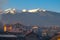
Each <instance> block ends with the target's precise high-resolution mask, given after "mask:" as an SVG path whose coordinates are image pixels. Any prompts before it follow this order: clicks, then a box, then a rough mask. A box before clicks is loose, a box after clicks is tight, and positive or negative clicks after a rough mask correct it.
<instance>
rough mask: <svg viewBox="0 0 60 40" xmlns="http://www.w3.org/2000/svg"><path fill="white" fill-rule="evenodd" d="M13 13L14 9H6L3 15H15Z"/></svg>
mask: <svg viewBox="0 0 60 40" xmlns="http://www.w3.org/2000/svg"><path fill="white" fill-rule="evenodd" d="M15 12H16V9H15V8H9V9H6V10H4V13H6V14H7V13H11V14H15Z"/></svg>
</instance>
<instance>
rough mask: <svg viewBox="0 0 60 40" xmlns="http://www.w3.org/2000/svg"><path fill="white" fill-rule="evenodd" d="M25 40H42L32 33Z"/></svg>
mask: <svg viewBox="0 0 60 40" xmlns="http://www.w3.org/2000/svg"><path fill="white" fill-rule="evenodd" d="M25 40H40V38H39V36H38V35H37V34H35V33H34V32H30V33H28V34H27V35H26V36H25Z"/></svg>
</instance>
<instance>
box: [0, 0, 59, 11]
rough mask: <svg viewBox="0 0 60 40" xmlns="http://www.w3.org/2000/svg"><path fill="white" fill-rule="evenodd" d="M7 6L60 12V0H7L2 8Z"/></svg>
mask: <svg viewBox="0 0 60 40" xmlns="http://www.w3.org/2000/svg"><path fill="white" fill-rule="evenodd" d="M0 6H1V5H0ZM7 8H16V9H19V10H22V9H35V8H40V9H46V10H49V11H56V12H60V0H6V1H5V3H4V4H3V6H2V9H7Z"/></svg>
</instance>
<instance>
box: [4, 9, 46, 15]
mask: <svg viewBox="0 0 60 40" xmlns="http://www.w3.org/2000/svg"><path fill="white" fill-rule="evenodd" d="M45 11H46V10H42V9H39V8H37V9H31V10H27V9H23V10H20V13H22V12H29V13H35V12H45ZM16 12H18V11H17V10H16V9H15V8H8V9H6V10H4V13H5V14H7V13H11V14H15V13H16Z"/></svg>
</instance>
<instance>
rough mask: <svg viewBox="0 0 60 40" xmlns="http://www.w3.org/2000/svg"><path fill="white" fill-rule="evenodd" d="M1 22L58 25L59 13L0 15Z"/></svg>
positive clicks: (59, 20) (59, 23)
mask: <svg viewBox="0 0 60 40" xmlns="http://www.w3.org/2000/svg"><path fill="white" fill-rule="evenodd" d="M1 20H2V22H4V23H16V22H20V23H23V24H25V25H60V13H56V12H52V11H46V12H42V11H41V12H39V11H37V12H34V13H33V12H32V13H30V12H21V13H17V12H16V14H11V13H8V14H2V19H1Z"/></svg>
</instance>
